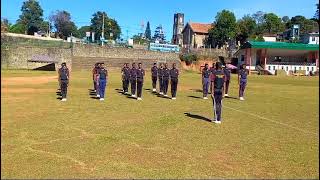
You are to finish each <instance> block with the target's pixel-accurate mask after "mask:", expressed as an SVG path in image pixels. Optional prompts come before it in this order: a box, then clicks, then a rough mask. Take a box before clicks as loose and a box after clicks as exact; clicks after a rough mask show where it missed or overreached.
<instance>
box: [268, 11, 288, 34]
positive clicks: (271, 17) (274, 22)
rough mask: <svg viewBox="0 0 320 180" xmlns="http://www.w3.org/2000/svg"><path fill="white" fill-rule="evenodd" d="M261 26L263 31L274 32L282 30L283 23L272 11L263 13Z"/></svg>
mask: <svg viewBox="0 0 320 180" xmlns="http://www.w3.org/2000/svg"><path fill="white" fill-rule="evenodd" d="M263 27H264V30H265V32H267V33H272V34H276V33H279V32H283V31H284V24H283V23H282V22H281V18H279V17H278V16H277V15H275V14H274V13H268V14H265V15H264V22H263Z"/></svg>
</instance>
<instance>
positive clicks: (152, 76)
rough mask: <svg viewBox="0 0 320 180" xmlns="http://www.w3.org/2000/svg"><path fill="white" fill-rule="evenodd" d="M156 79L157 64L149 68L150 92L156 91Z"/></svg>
mask: <svg viewBox="0 0 320 180" xmlns="http://www.w3.org/2000/svg"><path fill="white" fill-rule="evenodd" d="M157 77H158V67H157V63H153V67H152V68H151V79H152V92H156V91H157Z"/></svg>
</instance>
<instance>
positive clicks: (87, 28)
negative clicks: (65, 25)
mask: <svg viewBox="0 0 320 180" xmlns="http://www.w3.org/2000/svg"><path fill="white" fill-rule="evenodd" d="M90 31H91V29H90V26H82V27H81V28H79V29H78V32H79V36H80V38H83V37H86V32H90Z"/></svg>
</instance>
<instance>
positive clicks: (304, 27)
mask: <svg viewBox="0 0 320 180" xmlns="http://www.w3.org/2000/svg"><path fill="white" fill-rule="evenodd" d="M294 24H297V25H299V26H300V34H305V33H308V32H311V31H313V29H315V28H317V27H318V23H317V22H315V21H313V20H310V19H307V18H305V17H304V16H300V15H299V16H294V17H292V18H291V20H290V21H289V22H288V23H287V28H291V27H292V26H293V25H294Z"/></svg>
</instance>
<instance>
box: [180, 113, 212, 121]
mask: <svg viewBox="0 0 320 180" xmlns="http://www.w3.org/2000/svg"><path fill="white" fill-rule="evenodd" d="M184 114H185V115H186V116H188V117H190V118H193V119H198V120H202V121H207V122H211V119H208V118H206V117H203V116H199V115H196V114H191V113H184Z"/></svg>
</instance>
